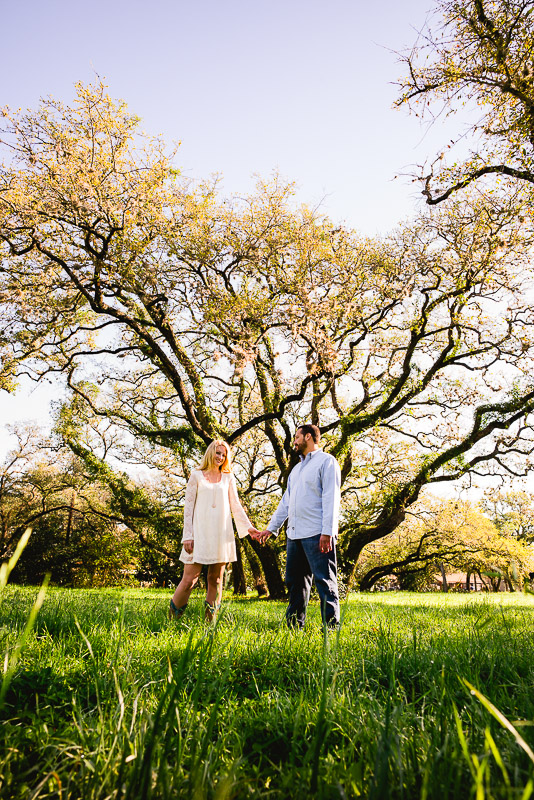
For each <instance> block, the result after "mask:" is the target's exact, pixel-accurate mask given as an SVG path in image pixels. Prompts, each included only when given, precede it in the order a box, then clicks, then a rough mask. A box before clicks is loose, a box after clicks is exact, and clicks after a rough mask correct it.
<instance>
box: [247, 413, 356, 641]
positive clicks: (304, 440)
mask: <svg viewBox="0 0 534 800" xmlns="http://www.w3.org/2000/svg"><path fill="white" fill-rule="evenodd" d="M320 440H321V433H320V431H319V428H318V427H317V426H316V425H301V426H300V427H299V428H298V429H297V432H296V434H295V440H294V446H295V450H296V451H297V452H298V453H299V455H300V459H301V460H300V464H297V466H296V467H295V468H294V469H293V470H292V471H291V474H290V475H289V480H288V484H287V489H286V491H285V493H284V496H283V497H282V500H281V501H280V504H279V505H278V508H277V509H276V511H275V512H274V514H273V516H272V518H271V521H270V522H269V525H268V526H267V528H266V529H265V530H264V531H258V530H256V528H250V529H249V533H250V535H251V536H252V537H253V538H255V539H258V541H260V542H261V543H263V542H264V541H266V540H267V539H268V538H269V536H271V535H272V534H274V535H275V536H276V535H278V531H279V530H280V528H281V527H282V525H283V524H284V522H285V521H286V519H288V525H287V562H286V584H287V587H288V590H289V605H288V608H287V611H286V619H287V623H288V625H289V626H290V627H294V626H295V627H298V628H301V629H302V628H304V623H305V620H306V608H307V606H308V602H309V599H310V591H311V585H312V577H313V578H314V579H315V585H316V587H317V592H318V594H319V599H320V601H321V615H322V618H323V624H324V625H326V626H327V627H331V628H335V627H336V626H337V625H338V624H339V592H338V585H337V560H336V542H335V539H336V535H337V528H338V517H339V501H340V485H341V472H340V469H339V464H338V463H337V461H336V459H335V458H334V457H333V456H331V455H328V454H327V453H323V451H322V450H320V449H319V442H320Z"/></svg>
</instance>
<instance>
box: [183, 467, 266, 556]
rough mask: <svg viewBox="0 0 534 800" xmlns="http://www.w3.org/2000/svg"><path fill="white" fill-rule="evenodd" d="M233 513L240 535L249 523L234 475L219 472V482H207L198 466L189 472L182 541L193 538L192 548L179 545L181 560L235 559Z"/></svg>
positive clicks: (246, 531) (250, 524) (250, 525)
mask: <svg viewBox="0 0 534 800" xmlns="http://www.w3.org/2000/svg"><path fill="white" fill-rule="evenodd" d="M232 514H233V516H234V520H235V524H236V527H237V532H238V534H239V536H240V537H241V538H243V537H244V536H246V535H247V534H248V529H249V528H251V527H252V523H251V522H250V520H249V518H248V517H247V514H246V512H245V509H244V508H243V506H242V505H241V503H240V500H239V497H238V494H237V487H236V483H235V478H234V476H233V475H232V474H231V473H229V472H221V480H220V481H219V483H210V481H208V480H207V479H206V478H205V477H204V474H203V473H202V472H201V471H200V470H199V469H194V470H193V471H192V472H191V475H190V478H189V480H188V482H187V487H186V490H185V500H184V534H183V536H182V542H185V541H187V540H188V539H189V540H191V539H193V543H194V544H193V552H192V553H191V554H189V553H186V552H185V549H184V548H182V552H181V553H180V561H183V563H184V564H193V563H195V564H225V563H227V562H228V561H236V560H237V555H236V550H235V538H234V529H233V526H232Z"/></svg>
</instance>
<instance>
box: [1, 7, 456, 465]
mask: <svg viewBox="0 0 534 800" xmlns="http://www.w3.org/2000/svg"><path fill="white" fill-rule="evenodd" d="M433 7H434V0H404V2H398V0H382V2H374V3H373V2H358V0H330V1H329V2H324V1H323V2H318V0H152V2H150V3H149V2H146V0H144V2H140V0H107V1H106V0H93V1H92V2H91V3H87V2H85V3H82V2H79V0H46V2H44V1H43V0H21V1H20V2H13V0H10V1H8V0H0V11H1V17H0V18H1V20H2V28H3V31H4V35H3V37H2V48H1V49H0V75H1V76H2V78H1V79H0V81H1V83H0V86H1V93H0V105H2V106H4V105H8V106H10V107H14V108H19V107H22V108H34V107H36V106H37V104H38V101H39V98H40V97H42V96H45V95H48V94H51V95H54V96H55V97H58V98H60V99H62V100H64V101H69V100H70V99H71V98H72V96H73V84H74V83H75V82H76V81H78V80H81V81H84V82H90V81H92V80H94V78H95V74H98V75H99V76H100V77H101V78H102V79H104V80H105V82H106V83H107V84H108V86H109V92H110V94H111V95H112V96H114V97H120V98H122V99H124V100H126V102H127V103H128V105H129V107H130V110H131V111H132V112H134V113H136V114H137V115H138V116H140V117H141V118H142V120H143V127H144V129H145V130H146V131H147V132H149V133H161V134H162V135H163V137H164V138H165V139H167V140H168V141H169V142H170V141H172V140H175V141H177V140H179V141H181V143H182V144H181V147H180V150H179V153H178V165H179V166H180V168H181V169H182V171H183V172H184V173H185V174H186V175H188V176H191V177H193V178H204V177H207V176H209V175H211V174H213V173H215V172H217V173H220V174H221V175H222V178H223V184H222V185H223V191H224V192H225V193H226V194H243V193H246V192H247V191H249V190H250V189H251V188H252V185H253V178H252V175H253V174H254V173H259V174H261V175H267V174H269V173H270V172H271V171H272V170H278V171H280V172H281V174H282V175H283V176H284V177H286V178H288V179H291V180H295V181H296V182H297V184H298V186H299V189H300V199H302V200H304V201H306V202H308V203H310V204H317V203H322V208H323V209H324V211H325V212H326V213H328V214H330V216H332V217H333V218H335V219H336V220H338V221H344V222H345V223H347V224H348V225H350V226H352V227H354V228H356V229H358V230H360V231H361V232H362V233H368V234H371V235H372V234H375V233H378V232H385V231H387V230H388V229H390V228H392V227H393V226H394V225H395V223H396V222H398V221H400V220H401V219H403V218H405V217H408V216H410V215H411V214H413V213H414V211H415V210H416V209H417V207H418V204H419V203H420V194H419V192H418V189H417V187H416V186H415V185H412V184H411V183H410V182H409V180H408V179H403V178H398V179H396V180H394V176H395V175H396V174H398V173H403V172H407V171H408V169H409V167H410V165H413V164H414V163H416V162H421V161H423V160H424V159H425V158H426V157H428V156H429V155H430V156H431V155H432V154H434V153H435V152H436V151H437V150H438V148H440V146H442V145H443V143H444V141H447V138H448V137H447V132H446V131H445V130H444V129H443V126H442V125H441V124H440V125H439V126H434V128H432V129H431V130H430V131H427V132H425V129H423V128H421V127H420V124H419V122H418V120H417V119H415V118H414V117H409V116H408V114H407V112H406V111H404V110H394V109H392V103H393V101H394V99H395V97H396V94H397V89H396V87H395V86H394V85H393V84H394V82H395V81H396V80H397V79H398V77H399V76H400V75H401V74H402V67H401V65H399V64H398V63H396V55H395V53H394V52H392V51H399V50H403V49H404V48H405V47H408V46H411V45H412V44H413V43H414V41H415V39H416V36H417V30H419V29H420V28H421V27H422V26H423V24H424V22H425V19H426V17H427V13H428V12H429V11H431V10H432V9H433ZM49 395H50V390H46V389H45V390H40V389H38V390H36V391H34V392H33V393H32V394H28V392H27V391H25V392H23V393H21V394H20V395H19V396H18V397H16V398H13V397H9V396H7V395H6V393H5V392H0V415H1V416H2V419H3V422H9V421H13V420H14V419H19V418H26V417H27V418H32V417H33V418H35V419H38V420H39V419H43V417H45V416H46V407H47V400H48V397H49ZM6 441H7V439H6V436H5V435H4V436H3V438H2V435H1V433H0V452H1V451H2V450H3V448H4V447H5V443H6Z"/></svg>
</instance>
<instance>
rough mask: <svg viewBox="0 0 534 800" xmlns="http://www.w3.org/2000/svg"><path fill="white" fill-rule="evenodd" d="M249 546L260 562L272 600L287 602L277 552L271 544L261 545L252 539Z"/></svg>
mask: <svg viewBox="0 0 534 800" xmlns="http://www.w3.org/2000/svg"><path fill="white" fill-rule="evenodd" d="M249 544H250V546H251V547H252V549H253V550H254V552H255V553H256V555H257V556H258V558H259V560H260V563H261V567H262V569H263V574H264V575H265V580H266V582H267V589H268V590H269V597H270V598H271V600H285V598H286V587H285V583H284V581H283V580H282V574H281V572H280V566H279V564H278V559H277V557H276V552H275V551H274V549H273V548H272V547H271V545H270V544H269V542H266V543H265V544H259V542H257V541H256V540H255V539H252V538H251V539H249Z"/></svg>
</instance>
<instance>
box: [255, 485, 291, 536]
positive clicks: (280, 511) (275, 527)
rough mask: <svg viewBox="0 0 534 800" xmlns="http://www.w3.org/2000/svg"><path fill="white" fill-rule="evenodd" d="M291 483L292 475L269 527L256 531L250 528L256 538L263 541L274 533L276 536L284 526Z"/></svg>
mask: <svg viewBox="0 0 534 800" xmlns="http://www.w3.org/2000/svg"><path fill="white" fill-rule="evenodd" d="M290 484H291V475H290V476H289V480H288V483H287V489H286V490H285V492H284V494H283V496H282V499H281V500H280V502H279V504H278V508H277V509H276V511H275V512H274V514H273V515H272V517H271V520H270V522H269V524H268V525H267V527H266V528H265V530H263V531H256V530H255V529H253V528H250V529H249V532H250V535H251V536H252V537H253V538H254V539H258V541H260V542H262V543H263V542H264V541H266V539H268V538H269V536H271V535H272V534H274V536H278V531H279V530H280V528H281V527H282V525H283V524H284V522H285V521H286V519H287V516H288V513H289V490H290ZM253 531H254V532H253Z"/></svg>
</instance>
